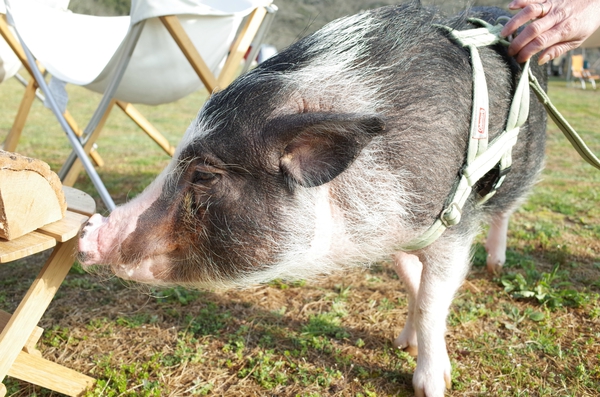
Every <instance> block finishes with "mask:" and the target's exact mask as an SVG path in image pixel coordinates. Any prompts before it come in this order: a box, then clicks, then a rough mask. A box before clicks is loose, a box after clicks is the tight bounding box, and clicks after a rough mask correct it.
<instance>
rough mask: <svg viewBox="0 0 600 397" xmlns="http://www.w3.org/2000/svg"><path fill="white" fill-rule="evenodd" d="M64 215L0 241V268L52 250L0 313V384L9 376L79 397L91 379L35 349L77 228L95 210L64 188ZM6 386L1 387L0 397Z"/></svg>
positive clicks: (86, 199)
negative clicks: (9, 308) (13, 305)
mask: <svg viewBox="0 0 600 397" xmlns="http://www.w3.org/2000/svg"><path fill="white" fill-rule="evenodd" d="M63 190H64V192H65V196H66V199H67V206H68V209H67V213H66V215H65V217H64V218H63V219H61V220H60V221H58V222H54V223H51V224H49V225H46V226H44V227H42V228H40V229H37V230H35V231H33V232H31V233H29V234H26V235H25V236H22V237H19V238H17V239H15V240H11V241H6V240H2V239H0V264H2V263H6V262H11V261H14V260H17V259H21V258H24V257H27V256H30V255H33V254H36V253H38V252H41V251H44V250H46V249H49V248H54V249H53V251H52V254H51V255H50V257H49V258H48V260H47V261H46V263H45V264H44V266H43V268H42V270H41V271H40V273H39V274H38V276H37V278H36V279H35V280H34V281H33V283H32V285H31V287H30V288H29V290H28V291H27V294H26V295H25V297H24V298H23V299H22V300H21V303H20V304H19V306H18V307H17V309H16V311H15V312H14V313H13V314H12V315H10V314H9V313H6V312H4V311H0V331H2V333H0V382H2V381H3V380H4V378H5V377H6V376H7V375H8V376H11V377H14V378H17V379H21V380H24V381H26V382H29V383H33V384H35V385H38V386H42V387H45V388H47V389H50V390H54V391H57V392H59V393H63V394H66V395H68V396H79V395H82V394H83V393H84V392H85V390H87V389H88V388H90V387H91V386H93V385H94V383H95V381H96V380H95V379H94V378H91V377H89V376H87V375H84V374H81V373H79V372H77V371H74V370H72V369H69V368H67V367H64V366H62V365H59V364H56V363H54V362H52V361H49V360H46V359H44V358H42V354H41V353H40V351H39V350H37V349H36V348H35V345H36V343H37V341H38V340H39V338H40V336H41V335H42V333H43V331H44V330H43V329H41V328H39V327H38V326H37V324H38V323H39V321H40V319H41V317H42V315H43V314H44V312H45V311H46V309H47V308H48V305H49V304H50V302H51V301H52V299H53V297H54V295H55V294H56V291H57V290H58V287H60V285H61V283H62V282H63V280H64V279H65V277H66V275H67V273H69V270H70V269H71V266H72V265H73V263H74V262H75V255H76V253H77V236H78V233H79V229H80V228H81V225H82V224H83V223H85V222H86V221H87V219H88V218H89V217H90V216H91V215H92V214H93V213H94V212H95V210H96V203H95V202H94V200H93V199H92V198H91V197H90V196H89V195H87V194H85V193H83V192H81V191H79V190H76V189H73V188H68V187H64V188H63ZM5 395H6V387H5V386H4V384H2V383H0V397H4V396H5Z"/></svg>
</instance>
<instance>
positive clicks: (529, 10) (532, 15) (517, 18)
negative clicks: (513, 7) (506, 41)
mask: <svg viewBox="0 0 600 397" xmlns="http://www.w3.org/2000/svg"><path fill="white" fill-rule="evenodd" d="M544 11H545V10H544V8H543V7H542V6H541V5H540V4H539V3H533V4H530V5H528V6H526V7H525V8H523V9H522V10H521V11H519V12H518V13H516V14H515V15H514V16H513V17H512V18H511V19H510V21H508V22H507V23H506V25H504V28H502V31H501V32H500V34H501V35H502V36H503V37H507V36H509V35H511V34H513V33H514V32H516V30H517V29H518V28H519V27H521V26H523V25H524V24H526V23H527V22H529V21H533V20H534V19H536V18H539V17H540V15H542V12H544Z"/></svg>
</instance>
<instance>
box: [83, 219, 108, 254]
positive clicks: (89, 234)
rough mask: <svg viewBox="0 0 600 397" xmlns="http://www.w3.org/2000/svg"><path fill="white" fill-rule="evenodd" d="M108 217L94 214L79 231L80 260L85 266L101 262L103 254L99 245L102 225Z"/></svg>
mask: <svg viewBox="0 0 600 397" xmlns="http://www.w3.org/2000/svg"><path fill="white" fill-rule="evenodd" d="M107 221H108V218H105V217H103V216H102V215H100V214H94V215H93V216H92V217H91V218H90V219H89V220H88V221H87V223H86V224H85V225H83V227H82V228H81V232H80V233H79V257H78V259H79V262H80V263H81V264H82V265H84V266H89V265H93V264H97V263H99V261H100V259H101V257H102V255H101V253H100V246H99V236H98V234H99V232H100V226H102V225H103V224H105V223H106V222H107Z"/></svg>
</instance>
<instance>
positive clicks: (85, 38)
mask: <svg viewBox="0 0 600 397" xmlns="http://www.w3.org/2000/svg"><path fill="white" fill-rule="evenodd" d="M8 4H9V7H10V9H11V14H12V16H13V19H14V21H15V25H16V26H17V27H18V31H19V34H20V35H21V37H22V38H23V41H24V42H25V43H27V45H28V47H29V49H30V50H31V52H32V53H33V55H34V56H35V57H36V58H37V59H38V60H39V61H40V62H41V63H42V64H43V65H44V67H45V68H46V69H47V70H48V71H49V72H50V73H51V74H52V76H54V77H56V78H58V79H60V80H63V81H66V82H67V83H72V84H77V85H82V86H85V87H87V88H89V89H91V90H93V91H96V92H99V93H103V92H104V91H105V89H106V87H107V85H108V83H109V81H110V77H111V76H112V72H113V70H114V69H115V67H116V65H117V61H118V59H119V57H120V56H121V53H120V51H122V46H121V44H122V43H123V41H124V39H125V38H126V36H127V34H128V32H130V31H131V27H132V26H133V25H134V24H136V23H141V22H143V21H145V26H144V28H143V30H142V34H141V36H140V38H139V40H138V43H137V45H136V47H135V50H134V52H133V54H132V58H131V60H130V62H129V65H128V67H127V69H126V71H125V75H124V76H123V79H122V80H121V83H120V84H119V88H118V89H117V91H116V93H115V95H114V98H115V99H119V100H122V101H125V102H131V103H143V104H149V105H158V104H162V103H169V102H173V101H175V100H177V99H180V98H183V97H185V96H186V95H189V94H190V93H192V92H194V91H196V90H198V89H199V88H200V87H201V86H202V83H201V81H200V80H199V78H198V75H197V74H196V73H195V72H194V70H193V68H192V67H191V66H190V65H189V62H188V61H187V59H186V58H185V56H184V55H183V53H182V52H181V50H180V49H179V47H178V46H177V44H176V43H175V42H174V40H173V38H172V37H171V36H170V34H169V33H168V31H167V30H166V28H165V27H164V26H163V24H162V23H161V22H160V21H159V20H158V19H156V17H158V16H163V15H178V17H179V19H180V21H181V23H182V25H183V27H184V29H185V30H186V33H187V34H188V36H189V37H190V38H191V40H192V42H193V44H194V46H195V47H196V49H198V52H199V53H200V55H201V56H202V58H203V59H204V61H205V62H206V64H207V65H208V67H209V68H210V70H211V71H212V72H213V73H215V74H216V73H218V71H219V69H220V67H221V66H222V62H223V60H224V59H225V57H226V56H227V53H228V50H229V46H230V44H231V42H232V41H233V39H234V37H235V34H236V32H237V29H238V27H239V25H240V23H241V21H242V19H243V18H244V17H245V16H247V15H248V14H249V13H250V12H252V10H254V9H255V8H256V7H258V6H261V5H268V4H271V0H228V1H222V0H221V1H219V0H195V1H192V0H177V1H176V0H169V1H161V0H133V2H132V7H131V15H130V16H125V17H95V16H89V15H81V14H75V13H72V12H68V11H64V10H60V9H55V8H53V7H49V6H47V5H45V4H40V3H39V1H38V0H12V1H9V2H8Z"/></svg>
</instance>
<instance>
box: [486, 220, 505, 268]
mask: <svg viewBox="0 0 600 397" xmlns="http://www.w3.org/2000/svg"><path fill="white" fill-rule="evenodd" d="M509 218H510V212H503V213H500V214H498V215H496V216H495V217H494V218H493V219H492V223H491V224H490V230H489V232H488V235H487V238H486V240H485V250H486V252H487V254H488V255H487V270H488V272H489V273H492V274H496V273H500V272H501V271H502V266H504V262H505V261H506V233H507V232H508V220H509Z"/></svg>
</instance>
